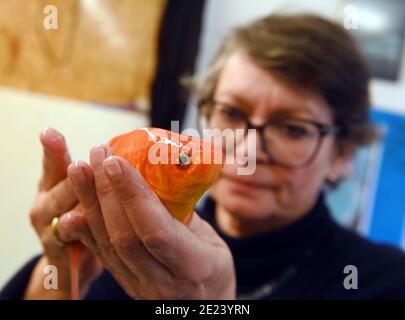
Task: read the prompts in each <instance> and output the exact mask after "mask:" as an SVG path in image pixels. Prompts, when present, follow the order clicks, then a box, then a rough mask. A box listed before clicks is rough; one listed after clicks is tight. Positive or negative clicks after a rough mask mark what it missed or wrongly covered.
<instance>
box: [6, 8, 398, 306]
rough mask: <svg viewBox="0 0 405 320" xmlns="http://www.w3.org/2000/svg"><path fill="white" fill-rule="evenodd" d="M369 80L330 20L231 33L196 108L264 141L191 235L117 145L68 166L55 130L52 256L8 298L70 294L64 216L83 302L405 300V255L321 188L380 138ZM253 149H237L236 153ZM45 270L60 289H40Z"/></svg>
mask: <svg viewBox="0 0 405 320" xmlns="http://www.w3.org/2000/svg"><path fill="white" fill-rule="evenodd" d="M368 81H369V77H368V74H367V71H366V68H365V66H364V62H363V60H362V58H361V56H360V54H359V52H358V50H357V48H356V47H355V45H354V43H353V41H352V39H351V38H350V37H349V36H348V34H347V33H346V32H345V31H344V30H343V29H342V28H341V27H340V26H338V25H336V24H334V23H331V22H329V21H327V20H324V19H322V18H319V17H315V16H310V15H297V16H277V15H273V16H269V17H266V18H263V19H260V20H257V21H255V22H253V23H251V24H249V25H247V26H244V27H241V28H238V29H236V30H234V32H233V33H231V34H230V35H229V36H228V37H227V38H226V39H225V41H224V43H223V45H222V47H221V49H220V50H219V52H218V54H217V56H216V57H215V59H214V62H213V64H212V65H211V66H210V68H209V70H208V71H207V74H206V76H205V77H204V79H202V81H201V82H200V83H199V84H198V86H197V90H198V93H199V94H200V98H201V100H200V101H201V102H200V104H199V110H200V114H201V115H200V116H201V118H202V119H205V120H206V121H205V123H207V124H208V126H210V127H211V128H220V129H225V128H232V129H245V131H247V129H249V128H254V129H256V130H257V131H256V136H257V144H256V159H255V160H256V170H255V172H254V173H253V174H252V175H246V176H242V175H238V174H237V165H236V164H234V165H232V164H227V165H225V167H224V169H223V172H222V174H221V177H220V178H219V180H218V181H217V182H216V184H215V185H214V186H213V187H212V189H211V190H210V195H209V197H208V198H207V199H206V200H205V201H204V202H203V203H202V205H201V207H199V209H198V213H199V215H197V214H193V217H192V220H191V222H190V224H189V225H188V226H184V225H182V224H180V223H178V222H177V221H176V220H174V219H172V218H171V216H170V214H169V213H168V212H167V210H166V209H165V208H164V207H163V206H162V205H161V204H160V202H159V201H155V200H156V196H155V195H154V194H153V193H152V192H151V191H150V189H149V188H148V187H147V186H146V184H145V181H144V180H143V179H142V178H141V177H140V176H139V174H137V172H135V170H133V169H131V168H130V167H129V166H128V165H127V163H126V162H125V161H124V160H123V159H120V158H117V157H109V152H110V151H109V150H108V148H106V147H105V146H98V147H96V148H93V149H92V150H91V155H90V165H89V164H87V163H85V162H82V161H79V162H74V163H71V164H69V163H70V160H69V156H68V153H67V148H66V145H65V142H64V139H63V137H62V135H61V134H59V133H58V132H56V131H54V130H52V129H49V130H46V132H44V133H43V134H42V135H41V141H42V144H43V146H44V150H45V153H44V175H43V177H42V179H41V182H40V185H39V192H38V197H37V199H36V201H35V204H34V206H33V208H32V211H31V221H32V223H33V225H34V227H35V229H36V231H37V233H38V235H39V237H40V239H41V241H42V244H43V247H44V254H43V255H42V256H41V257H39V258H36V259H34V260H33V261H31V262H30V263H29V264H27V265H26V266H25V267H24V269H23V270H21V271H20V272H19V273H18V274H17V275H16V276H15V277H14V279H12V280H11V282H10V283H9V284H8V286H6V288H5V289H4V290H3V293H2V297H3V298H15V299H18V298H26V299H41V298H47V299H66V298H68V297H69V289H70V288H69V281H68V279H69V276H68V274H69V264H68V259H67V252H66V250H67V249H66V246H63V245H62V246H60V245H58V244H57V243H56V241H55V240H54V239H53V238H52V233H51V227H50V224H51V221H52V219H53V218H54V217H56V216H59V217H60V219H59V223H58V225H57V231H58V232H57V234H58V237H59V238H60V240H61V241H62V242H63V243H68V242H70V241H74V240H80V241H82V242H83V243H84V244H85V245H86V247H87V251H86V252H85V257H84V259H83V261H82V270H83V271H82V275H81V279H82V281H81V285H82V288H81V289H82V295H83V298H87V299H92V298H98V299H124V298H136V299H155V298H171V299H182V298H183V299H195V298H198V299H234V298H240V299H243V298H248V299H272V298H279V299H283V298H286V299H298V298H304V299H310V298H321V299H341V298H344V299H359V298H403V297H405V290H404V289H405V255H404V254H403V253H402V252H401V251H399V250H397V249H394V248H391V247H389V246H384V245H376V244H373V243H371V242H369V241H367V240H365V239H362V238H361V237H359V236H357V235H356V234H354V233H352V232H350V231H348V230H345V229H343V228H341V227H339V226H338V225H337V224H336V223H335V222H334V221H333V220H332V219H331V217H330V215H329V212H328V208H327V207H326V205H325V203H324V197H323V190H324V188H325V186H328V185H336V184H337V183H338V182H339V181H340V180H342V179H343V178H344V176H345V173H346V172H347V166H348V163H349V160H350V157H351V156H352V154H353V152H354V151H355V150H356V148H357V147H359V146H361V145H365V144H367V143H370V142H372V141H373V139H374V137H375V133H374V130H373V128H372V126H371V124H370V122H369V118H368V112H369V96H368ZM245 145H246V144H243V143H241V141H237V142H236V144H235V145H234V147H236V150H237V153H238V152H244V151H245V150H244V149H243V148H244V146H245ZM66 168H67V169H68V170H67V174H66ZM78 203H80V205H81V209H80V210H79V209H78ZM207 222H208V223H207ZM49 264H52V265H55V266H57V267H58V271H59V274H58V275H59V283H58V284H59V289H58V290H46V289H44V286H43V277H44V275H43V269H44V267H45V266H46V265H49ZM103 267H104V268H105V269H107V270H108V272H107V271H103Z"/></svg>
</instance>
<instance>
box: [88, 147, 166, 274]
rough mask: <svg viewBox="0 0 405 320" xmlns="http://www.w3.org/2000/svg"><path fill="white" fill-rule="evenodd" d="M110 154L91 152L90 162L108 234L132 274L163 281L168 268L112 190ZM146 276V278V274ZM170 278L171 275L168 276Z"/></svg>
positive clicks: (95, 150) (98, 149)
mask: <svg viewBox="0 0 405 320" xmlns="http://www.w3.org/2000/svg"><path fill="white" fill-rule="evenodd" d="M109 155H110V152H109V150H108V149H107V148H105V147H104V146H99V147H96V148H93V149H92V150H91V156H90V161H91V165H92V168H93V174H94V177H95V187H96V193H97V197H98V200H99V202H100V206H101V212H102V215H103V218H104V222H105V225H106V229H107V233H108V235H109V237H110V239H111V243H112V244H113V246H114V248H115V250H116V251H117V253H118V255H119V256H120V258H121V259H122V260H123V261H124V263H125V264H126V265H127V266H128V267H129V268H130V269H131V271H133V272H135V273H136V274H138V277H139V276H140V275H141V276H143V277H144V278H147V276H146V275H150V276H152V274H153V277H157V276H158V275H159V276H160V277H161V278H163V277H164V274H167V273H168V271H167V269H166V268H165V267H164V266H163V265H162V264H161V263H160V262H159V261H157V260H156V259H155V258H154V257H153V256H152V255H151V254H150V253H149V252H148V251H147V250H146V248H145V247H144V245H143V244H142V242H141V241H140V240H139V238H138V237H137V235H136V233H135V231H134V229H133V228H132V226H131V223H130V221H129V219H128V217H127V215H126V213H125V211H124V209H123V207H122V206H121V204H120V202H119V201H118V199H117V197H116V196H115V194H114V191H113V190H112V188H111V185H110V181H109V180H108V178H107V176H106V174H105V172H104V168H103V165H102V164H103V161H104V160H105V159H106V157H107V156H109ZM145 273H146V275H145ZM167 276H168V275H167Z"/></svg>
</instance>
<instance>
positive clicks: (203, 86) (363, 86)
mask: <svg viewBox="0 0 405 320" xmlns="http://www.w3.org/2000/svg"><path fill="white" fill-rule="evenodd" d="M236 51H243V52H245V53H247V54H248V55H249V57H250V58H251V59H252V60H253V61H254V62H255V63H256V64H258V65H259V66H261V67H263V68H264V69H266V70H269V71H271V72H272V73H274V74H276V75H277V76H279V77H280V78H281V79H283V80H285V81H287V82H289V83H292V84H295V85H300V86H303V87H305V88H307V89H309V90H313V91H315V92H318V93H319V94H320V95H321V96H322V97H323V98H324V99H325V101H326V102H327V103H328V105H329V106H330V108H331V111H332V114H333V116H334V119H335V123H336V124H337V125H339V126H340V127H341V128H342V129H343V130H342V136H341V139H339V140H338V141H340V142H341V143H343V144H347V143H351V144H352V145H354V146H360V145H365V144H369V143H371V142H373V141H374V139H375V137H376V131H375V129H374V128H373V126H372V124H371V122H370V120H369V105H370V103H369V90H368V85H369V74H368V71H367V67H366V65H365V62H364V60H363V58H362V56H361V54H360V52H359V49H358V48H357V46H356V44H355V42H354V40H353V39H352V38H351V36H350V35H349V34H348V33H347V32H346V31H345V30H344V29H343V28H342V27H341V26H339V25H338V24H337V23H334V22H331V21H328V20H326V19H323V18H321V17H318V16H314V15H308V14H304V15H270V16H268V17H265V18H261V19H259V20H256V21H254V22H252V23H250V24H248V25H245V26H242V27H238V28H236V29H234V30H233V31H232V32H231V33H230V34H229V35H228V36H227V37H226V38H225V39H224V41H223V43H222V46H221V47H220V49H219V51H218V53H217V54H216V56H215V57H214V60H213V63H212V64H211V66H210V67H209V68H208V70H207V72H206V73H205V75H204V76H203V77H202V79H201V80H200V81H199V82H197V84H196V90H197V94H198V95H199V98H200V99H201V100H204V99H207V98H211V97H212V95H213V94H214V91H215V87H216V84H217V81H218V79H219V76H220V73H221V71H222V69H223V67H224V65H225V63H226V61H227V59H228V58H229V57H230V55H232V54H233V53H235V52H236Z"/></svg>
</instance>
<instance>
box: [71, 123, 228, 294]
mask: <svg viewBox="0 0 405 320" xmlns="http://www.w3.org/2000/svg"><path fill="white" fill-rule="evenodd" d="M108 146H109V147H110V148H111V151H112V154H113V155H115V156H119V157H122V158H124V159H126V160H127V161H128V163H129V164H130V165H131V166H132V167H133V168H134V169H136V170H138V172H139V173H140V174H141V175H142V176H143V178H144V179H145V181H146V182H147V183H148V185H149V186H150V188H151V189H152V190H153V191H154V192H155V193H156V195H157V196H158V198H159V199H160V201H161V202H162V204H163V205H164V206H165V207H166V209H167V210H168V211H169V213H170V214H171V215H172V216H173V217H174V218H175V219H177V220H179V221H180V222H182V223H184V224H187V223H188V222H189V221H190V218H191V216H192V214H193V210H194V207H195V206H196V204H197V202H198V201H199V199H200V198H201V196H202V195H203V194H204V193H205V192H206V191H207V190H208V189H209V188H210V186H211V185H213V184H214V182H215V181H216V179H217V178H218V177H219V175H220V172H221V169H222V166H223V163H222V150H221V149H219V148H217V147H215V146H214V145H213V144H211V143H210V142H207V141H205V140H202V139H199V138H196V137H192V136H187V135H181V134H177V133H174V132H171V131H168V130H164V129H159V128H141V129H137V130H133V131H131V132H128V133H125V134H122V135H119V136H116V137H114V138H112V139H111V140H110V141H109V143H108ZM81 251H82V245H81V244H80V243H73V244H71V245H70V251H69V252H70V253H69V254H70V261H71V291H72V292H71V294H72V299H73V300H78V299H79V296H80V295H79V265H80V254H81Z"/></svg>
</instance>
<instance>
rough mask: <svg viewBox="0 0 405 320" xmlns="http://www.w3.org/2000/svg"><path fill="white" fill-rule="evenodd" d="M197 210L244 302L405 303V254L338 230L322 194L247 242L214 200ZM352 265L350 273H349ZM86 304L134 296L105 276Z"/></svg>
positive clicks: (14, 287) (19, 288) (13, 292)
mask: <svg viewBox="0 0 405 320" xmlns="http://www.w3.org/2000/svg"><path fill="white" fill-rule="evenodd" d="M197 211H198V213H199V214H200V216H201V217H202V218H204V219H205V220H207V221H208V222H209V223H210V224H211V225H212V226H213V227H214V228H215V230H216V231H217V232H218V233H219V235H220V236H221V237H222V238H223V239H224V240H225V242H226V243H227V244H228V246H229V248H230V249H231V252H232V254H233V258H234V262H235V268H236V275H237V291H238V292H237V293H238V297H239V298H240V299H405V254H404V253H403V252H402V251H400V250H399V249H396V248H393V247H390V246H387V245H381V244H380V245H377V244H374V243H372V242H370V241H368V240H366V239H363V238H362V237H360V236H358V235H357V234H355V233H354V232H351V231H349V230H346V229H344V228H342V227H340V226H339V225H337V224H336V223H335V222H334V221H333V219H332V218H331V217H330V214H329V211H328V209H327V207H326V206H325V204H324V200H323V196H322V195H321V196H320V198H319V200H318V201H317V203H316V204H315V206H314V208H313V209H312V210H311V211H310V212H308V213H307V214H306V215H305V216H304V217H303V218H301V219H300V220H299V221H297V222H295V223H293V224H291V225H289V226H287V227H285V228H283V229H280V230H277V231H272V232H268V233H263V234H260V235H257V236H253V237H249V238H243V239H239V238H232V237H229V236H227V235H225V234H224V233H223V232H221V230H219V229H218V226H217V224H216V221H215V203H214V201H213V200H212V199H211V198H207V199H206V200H205V201H204V203H203V205H202V206H200V207H199V209H198V210H197ZM37 260H38V257H37V258H35V259H33V260H31V261H30V262H29V263H28V264H26V265H25V267H24V268H23V269H21V270H20V271H19V272H18V273H17V274H16V275H15V276H14V277H13V278H12V279H11V281H10V282H9V283H8V284H7V285H6V287H5V288H4V289H3V290H2V292H1V293H0V299H21V297H22V295H23V293H24V291H25V288H26V285H27V283H28V280H29V277H30V274H31V272H32V269H33V267H34V266H35V264H36V262H37ZM346 266H349V267H348V268H349V270H346V273H345V267H346ZM352 266H354V267H356V269H357V276H358V281H357V289H347V288H345V285H344V284H345V283H346V284H349V286H351V287H353V286H355V283H356V282H355V280H354V279H353V277H354V276H355V273H354V271H353V270H354V269H353V267H352ZM346 277H349V278H347V279H346V281H345V278H346ZM86 299H129V297H128V296H127V295H126V294H125V292H124V291H123V290H122V289H121V288H120V287H119V285H118V284H117V283H116V282H115V280H114V279H113V278H112V276H111V275H110V274H109V273H108V272H104V273H103V274H102V276H101V277H100V278H99V279H98V280H96V281H95V282H94V284H93V285H92V287H91V288H90V290H89V293H88V295H87V298H86Z"/></svg>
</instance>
